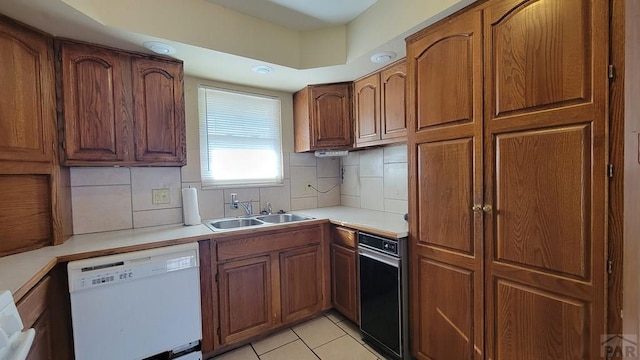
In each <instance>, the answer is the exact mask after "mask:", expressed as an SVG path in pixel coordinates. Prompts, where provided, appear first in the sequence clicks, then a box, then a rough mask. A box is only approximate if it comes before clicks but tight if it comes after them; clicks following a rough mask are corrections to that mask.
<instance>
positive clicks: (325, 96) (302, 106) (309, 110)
mask: <svg viewBox="0 0 640 360" xmlns="http://www.w3.org/2000/svg"><path fill="white" fill-rule="evenodd" d="M293 122H294V132H295V150H296V152H305V151H314V150H322V149H324V150H326V149H350V148H352V146H353V121H352V118H351V83H348V82H345V83H337V84H327V85H310V86H307V87H305V88H304V89H302V90H300V91H298V92H297V93H295V94H294V95H293Z"/></svg>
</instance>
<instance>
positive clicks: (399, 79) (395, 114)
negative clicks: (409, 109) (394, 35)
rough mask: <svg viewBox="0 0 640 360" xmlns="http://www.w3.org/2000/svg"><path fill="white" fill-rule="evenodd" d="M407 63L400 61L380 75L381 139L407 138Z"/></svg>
mask: <svg viewBox="0 0 640 360" xmlns="http://www.w3.org/2000/svg"><path fill="white" fill-rule="evenodd" d="M406 75H407V63H406V61H401V62H399V63H397V64H395V65H393V66H391V67H389V68H387V69H384V70H382V72H381V73H380V86H381V91H380V93H381V97H382V98H381V103H382V109H383V113H382V123H381V128H382V139H395V138H404V137H406V136H407V118H406V111H405V85H406Z"/></svg>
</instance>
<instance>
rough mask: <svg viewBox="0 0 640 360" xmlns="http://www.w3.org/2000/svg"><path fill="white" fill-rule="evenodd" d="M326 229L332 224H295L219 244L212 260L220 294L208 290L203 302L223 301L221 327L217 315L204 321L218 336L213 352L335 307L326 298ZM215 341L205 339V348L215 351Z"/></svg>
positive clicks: (220, 304)
mask: <svg viewBox="0 0 640 360" xmlns="http://www.w3.org/2000/svg"><path fill="white" fill-rule="evenodd" d="M327 228H328V225H327V224H320V225H307V226H300V225H295V226H292V227H290V228H287V229H284V230H282V229H281V230H276V231H264V232H257V233H254V234H253V235H246V234H245V235H239V236H235V237H230V238H229V239H225V240H222V241H219V242H218V243H217V244H216V245H215V248H216V251H217V254H216V258H215V259H212V261H211V262H212V263H215V262H217V266H215V267H212V268H211V270H210V271H212V270H214V269H215V271H216V273H214V274H212V278H213V279H217V280H214V283H215V287H214V288H217V296H216V295H215V291H214V292H209V291H207V292H205V293H204V294H203V296H204V297H203V302H202V303H203V306H205V305H204V304H207V305H206V306H215V302H216V301H215V300H216V299H217V301H218V303H219V316H218V317H219V325H218V326H219V328H217V329H214V328H213V327H214V326H215V325H217V324H216V321H215V319H213V317H212V316H210V315H211V314H209V311H203V313H207V314H208V315H207V319H212V320H213V323H211V322H210V323H209V324H206V323H203V327H204V328H205V329H203V330H204V331H203V333H206V334H218V338H217V339H214V340H215V341H213V343H214V345H215V349H214V353H218V352H220V351H222V350H225V349H227V348H229V347H233V346H237V345H239V344H240V343H243V342H247V341H250V340H251V339H253V338H256V337H258V336H260V335H262V334H265V333H268V332H269V331H272V330H275V329H277V328H280V327H283V326H285V325H287V324H292V323H295V322H297V321H300V320H303V319H307V318H310V317H313V316H314V315H317V314H320V312H321V311H323V310H326V309H328V308H329V307H330V303H329V301H328V299H327V297H326V296H325V293H328V281H329V278H328V275H326V273H328V231H327ZM205 270H206V269H205ZM203 279H204V277H203ZM204 283H205V284H206V283H208V282H206V281H205V282H204ZM207 294H212V295H207ZM207 296H212V297H213V298H212V299H208V298H207ZM214 336H215V335H214ZM211 343H212V342H211V341H210V340H209V339H207V340H206V344H207V349H206V350H209V351H210V350H211V348H212V346H211ZM206 350H205V352H206Z"/></svg>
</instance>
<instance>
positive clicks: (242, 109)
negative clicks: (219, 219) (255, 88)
mask: <svg viewBox="0 0 640 360" xmlns="http://www.w3.org/2000/svg"><path fill="white" fill-rule="evenodd" d="M198 100H199V101H198V103H199V110H200V169H201V170H200V173H201V176H202V186H203V187H232V186H255V185H279V184H282V136H281V134H282V130H281V126H280V99H279V98H276V97H269V96H263V95H256V94H250V93H243V92H238V91H232V90H227V89H219V88H210V87H200V88H199V89H198Z"/></svg>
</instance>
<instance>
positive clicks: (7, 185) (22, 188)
mask: <svg viewBox="0 0 640 360" xmlns="http://www.w3.org/2000/svg"><path fill="white" fill-rule="evenodd" d="M49 181H50V177H49V176H48V175H0V199H2V204H3V205H2V207H1V208H0V229H2V236H0V256H5V255H11V254H15V253H18V252H24V251H28V250H34V249H37V248H41V247H43V246H47V245H51V237H52V227H53V224H52V220H51V191H50V187H49Z"/></svg>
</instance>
